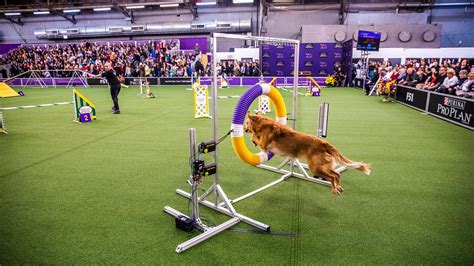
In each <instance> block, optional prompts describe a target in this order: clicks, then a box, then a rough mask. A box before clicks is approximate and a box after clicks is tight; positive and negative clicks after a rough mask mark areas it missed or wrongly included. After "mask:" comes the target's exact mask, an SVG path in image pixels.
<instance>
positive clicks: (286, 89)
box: [279, 87, 305, 96]
mask: <svg viewBox="0 0 474 266" xmlns="http://www.w3.org/2000/svg"><path fill="white" fill-rule="evenodd" d="M279 89H282V90H284V91H287V92H293V91H292V90H289V89H286V88H283V87H280V88H279ZM298 94H299V95H303V96H304V95H305V94H304V93H301V92H298Z"/></svg>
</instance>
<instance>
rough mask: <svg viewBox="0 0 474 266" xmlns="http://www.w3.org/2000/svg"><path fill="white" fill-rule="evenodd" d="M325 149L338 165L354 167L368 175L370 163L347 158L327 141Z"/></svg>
mask: <svg viewBox="0 0 474 266" xmlns="http://www.w3.org/2000/svg"><path fill="white" fill-rule="evenodd" d="M325 146H326V149H327V151H328V153H329V154H331V155H332V157H333V158H334V159H335V160H336V162H337V163H339V164H340V165H344V166H347V167H350V168H354V169H357V170H360V171H362V172H363V173H364V174H366V175H370V172H371V169H370V164H366V163H362V162H353V161H351V160H349V159H348V158H347V157H345V156H344V155H342V154H341V153H340V152H339V151H338V150H337V149H336V148H334V147H333V146H332V145H331V144H329V143H328V142H326V143H325Z"/></svg>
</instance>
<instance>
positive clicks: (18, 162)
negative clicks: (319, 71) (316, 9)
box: [0, 87, 474, 265]
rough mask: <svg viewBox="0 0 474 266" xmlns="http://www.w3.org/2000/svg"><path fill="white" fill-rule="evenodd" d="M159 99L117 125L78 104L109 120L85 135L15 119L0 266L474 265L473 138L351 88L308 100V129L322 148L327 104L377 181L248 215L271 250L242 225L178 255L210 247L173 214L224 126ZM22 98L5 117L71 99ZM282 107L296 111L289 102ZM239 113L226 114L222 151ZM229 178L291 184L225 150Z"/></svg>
mask: <svg viewBox="0 0 474 266" xmlns="http://www.w3.org/2000/svg"><path fill="white" fill-rule="evenodd" d="M153 90H154V92H155V95H156V96H157V98H156V99H144V98H143V97H142V96H140V95H137V93H138V88H136V87H132V88H130V89H123V91H122V92H121V94H120V96H119V98H120V104H121V110H122V114H120V115H112V114H111V110H110V109H111V106H112V105H111V100H110V96H109V93H108V89H107V88H106V87H92V88H82V89H80V91H81V92H82V93H83V94H85V95H86V96H87V97H88V98H89V99H90V100H91V101H92V102H94V103H95V104H96V106H97V115H98V120H96V121H94V122H93V123H86V124H78V123H74V122H72V118H73V107H72V105H61V106H54V107H44V108H32V109H23V110H11V111H3V113H4V116H5V123H6V126H7V129H8V131H9V134H8V135H0V154H1V155H0V264H1V265H10V264H119V263H120V264H132V263H133V264H166V265H176V264H186V265H190V264H192V265H227V264H235V265H242V264H247V265H255V264H273V265H291V264H295V265H309V264H340V265H341V264H342V265H346V264H418V265H419V264H427V265H433V264H435V265H437V264H461V265H472V264H473V263H474V211H473V210H474V209H473V208H474V197H473V196H474V193H473V188H474V181H473V178H474V164H473V163H472V162H473V158H474V135H473V132H472V131H469V130H467V129H464V128H461V127H459V126H456V125H453V124H450V123H447V122H444V121H441V120H439V119H437V118H434V117H431V116H427V115H423V114H421V113H420V112H418V111H416V110H413V109H410V108H407V107H405V106H402V105H400V104H397V103H382V102H381V99H380V98H377V97H366V96H364V95H363V94H362V92H361V91H360V90H356V89H353V88H328V89H323V96H322V97H299V102H298V107H299V108H298V115H299V119H298V121H297V127H298V129H299V130H301V131H305V132H308V133H314V132H315V130H316V116H317V112H318V106H319V104H320V103H322V102H323V101H326V102H329V103H330V121H329V135H328V140H329V141H330V142H331V143H333V144H334V145H335V146H336V147H337V148H339V149H340V150H341V151H342V153H344V154H345V155H346V156H347V157H349V158H351V159H353V160H356V161H364V162H369V163H371V164H372V175H371V176H365V175H363V174H362V173H361V172H359V171H355V170H350V171H347V172H344V174H343V176H342V185H343V186H344V188H345V192H344V193H343V195H341V196H339V197H336V196H334V195H332V194H331V193H330V189H329V188H328V187H324V186H320V185H317V184H313V183H309V182H307V181H303V180H299V179H295V178H292V179H288V180H287V181H285V182H283V183H281V184H278V185H277V186H275V187H272V188H271V189H269V190H266V191H264V192H262V193H260V194H257V195H255V196H253V197H251V198H249V199H246V200H244V201H242V202H239V203H237V204H236V205H235V207H236V209H237V211H239V212H240V213H242V214H245V215H247V216H249V217H252V218H254V219H257V220H259V221H262V222H264V223H267V224H269V225H270V226H271V229H272V232H273V234H260V233H258V232H257V231H255V230H254V229H253V228H252V227H250V226H247V225H246V224H243V223H240V224H238V225H236V226H235V227H234V229H232V230H228V231H226V232H223V233H221V234H219V235H217V236H215V237H213V238H212V239H210V240H208V241H205V242H204V243H202V244H200V245H198V246H196V247H194V248H192V249H190V250H188V251H186V252H184V253H182V254H177V253H175V247H176V246H177V245H178V244H180V243H182V242H184V241H186V240H188V239H190V238H192V237H193V236H195V235H197V234H196V233H186V232H183V231H180V230H178V229H176V228H175V225H174V220H173V219H172V217H171V216H169V215H167V214H166V213H164V212H163V207H164V206H165V205H170V206H172V207H174V208H176V209H178V210H181V211H183V212H187V210H188V208H189V205H188V201H187V200H186V199H184V198H182V197H180V196H178V195H176V194H175V189H176V188H182V189H185V190H189V186H188V185H187V184H186V182H185V181H186V179H187V177H188V175H189V166H188V156H189V147H188V128H190V127H195V128H196V129H197V137H198V142H199V141H205V140H209V139H210V137H211V134H212V132H211V120H209V119H193V100H192V99H193V97H192V92H191V91H189V90H186V88H185V87H160V88H158V89H157V88H154V89H153ZM244 90H245V88H230V89H225V90H220V91H219V94H220V95H240V94H241V93H242V92H243V91H244ZM24 92H25V94H26V96H25V97H16V98H8V99H0V107H10V106H21V105H32V104H44V103H54V102H64V101H70V100H71V98H72V93H71V90H69V89H65V88H47V89H41V88H28V89H24ZM281 93H282V95H283V96H284V98H285V101H286V103H287V107H288V110H291V93H289V92H286V91H282V92H281ZM237 100H238V99H222V100H219V119H218V122H219V135H224V134H225V133H226V132H227V131H228V129H229V126H230V120H231V117H232V111H233V108H234V107H235V104H236V102H237ZM247 138H248V136H247ZM249 146H250V145H249ZM251 149H253V148H251ZM211 160H212V157H211V156H209V155H206V161H208V162H210V161H211ZM272 161H273V163H278V160H277V159H274V160H272ZM218 163H219V164H218V166H219V173H220V177H221V184H222V186H223V188H224V190H225V191H226V192H227V194H228V196H229V197H230V198H236V197H238V196H240V195H242V194H244V193H246V192H249V191H251V190H254V189H256V188H258V187H260V186H262V185H264V184H267V183H269V182H271V181H273V180H275V179H276V178H278V177H279V175H278V174H275V173H272V172H269V171H265V170H260V169H257V168H254V167H251V166H248V165H245V164H244V163H242V162H241V161H239V159H238V158H237V157H236V156H235V155H234V154H233V151H232V147H231V144H230V140H229V139H226V140H225V141H223V142H222V144H220V145H219V158H218ZM211 180H212V179H211V178H206V179H205V180H204V182H203V184H202V186H201V187H202V188H207V187H208V186H209V184H210V182H211ZM201 213H202V215H203V216H205V218H206V221H207V222H208V223H209V222H212V223H214V224H217V223H221V222H224V221H226V220H227V217H226V216H224V215H221V214H217V213H215V212H214V211H211V210H209V209H206V208H205V207H202V208H201Z"/></svg>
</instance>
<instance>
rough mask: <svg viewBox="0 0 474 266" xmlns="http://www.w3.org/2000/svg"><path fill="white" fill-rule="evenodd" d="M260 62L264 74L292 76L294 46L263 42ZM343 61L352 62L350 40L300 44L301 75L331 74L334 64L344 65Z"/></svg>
mask: <svg viewBox="0 0 474 266" xmlns="http://www.w3.org/2000/svg"><path fill="white" fill-rule="evenodd" d="M349 46H350V54H349V52H348V50H349ZM349 59H350V60H349ZM261 62H262V72H263V73H264V75H268V76H293V73H292V70H293V64H294V48H293V46H286V45H270V44H263V45H262V46H261ZM345 62H349V64H350V62H352V42H347V43H302V44H300V58H299V66H298V67H299V71H300V75H301V76H324V77H325V76H327V75H332V74H333V73H334V70H335V69H334V68H335V66H337V65H344V63H345Z"/></svg>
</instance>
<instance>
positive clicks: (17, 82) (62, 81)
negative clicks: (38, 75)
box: [0, 78, 83, 86]
mask: <svg viewBox="0 0 474 266" xmlns="http://www.w3.org/2000/svg"><path fill="white" fill-rule="evenodd" d="M4 80H5V79H0V82H2V81H4ZM41 80H42V81H43V82H44V84H46V85H47V86H54V85H57V86H66V85H67V84H69V81H70V80H71V79H70V78H55V79H54V80H53V78H42V79H41ZM27 83H28V86H41V84H40V83H39V82H38V81H37V80H36V79H29V78H18V79H14V80H11V81H9V82H8V85H11V86H24V85H25V84H27ZM71 84H72V85H75V86H83V84H82V82H81V80H80V79H79V78H74V79H73V81H72V83H71Z"/></svg>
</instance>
